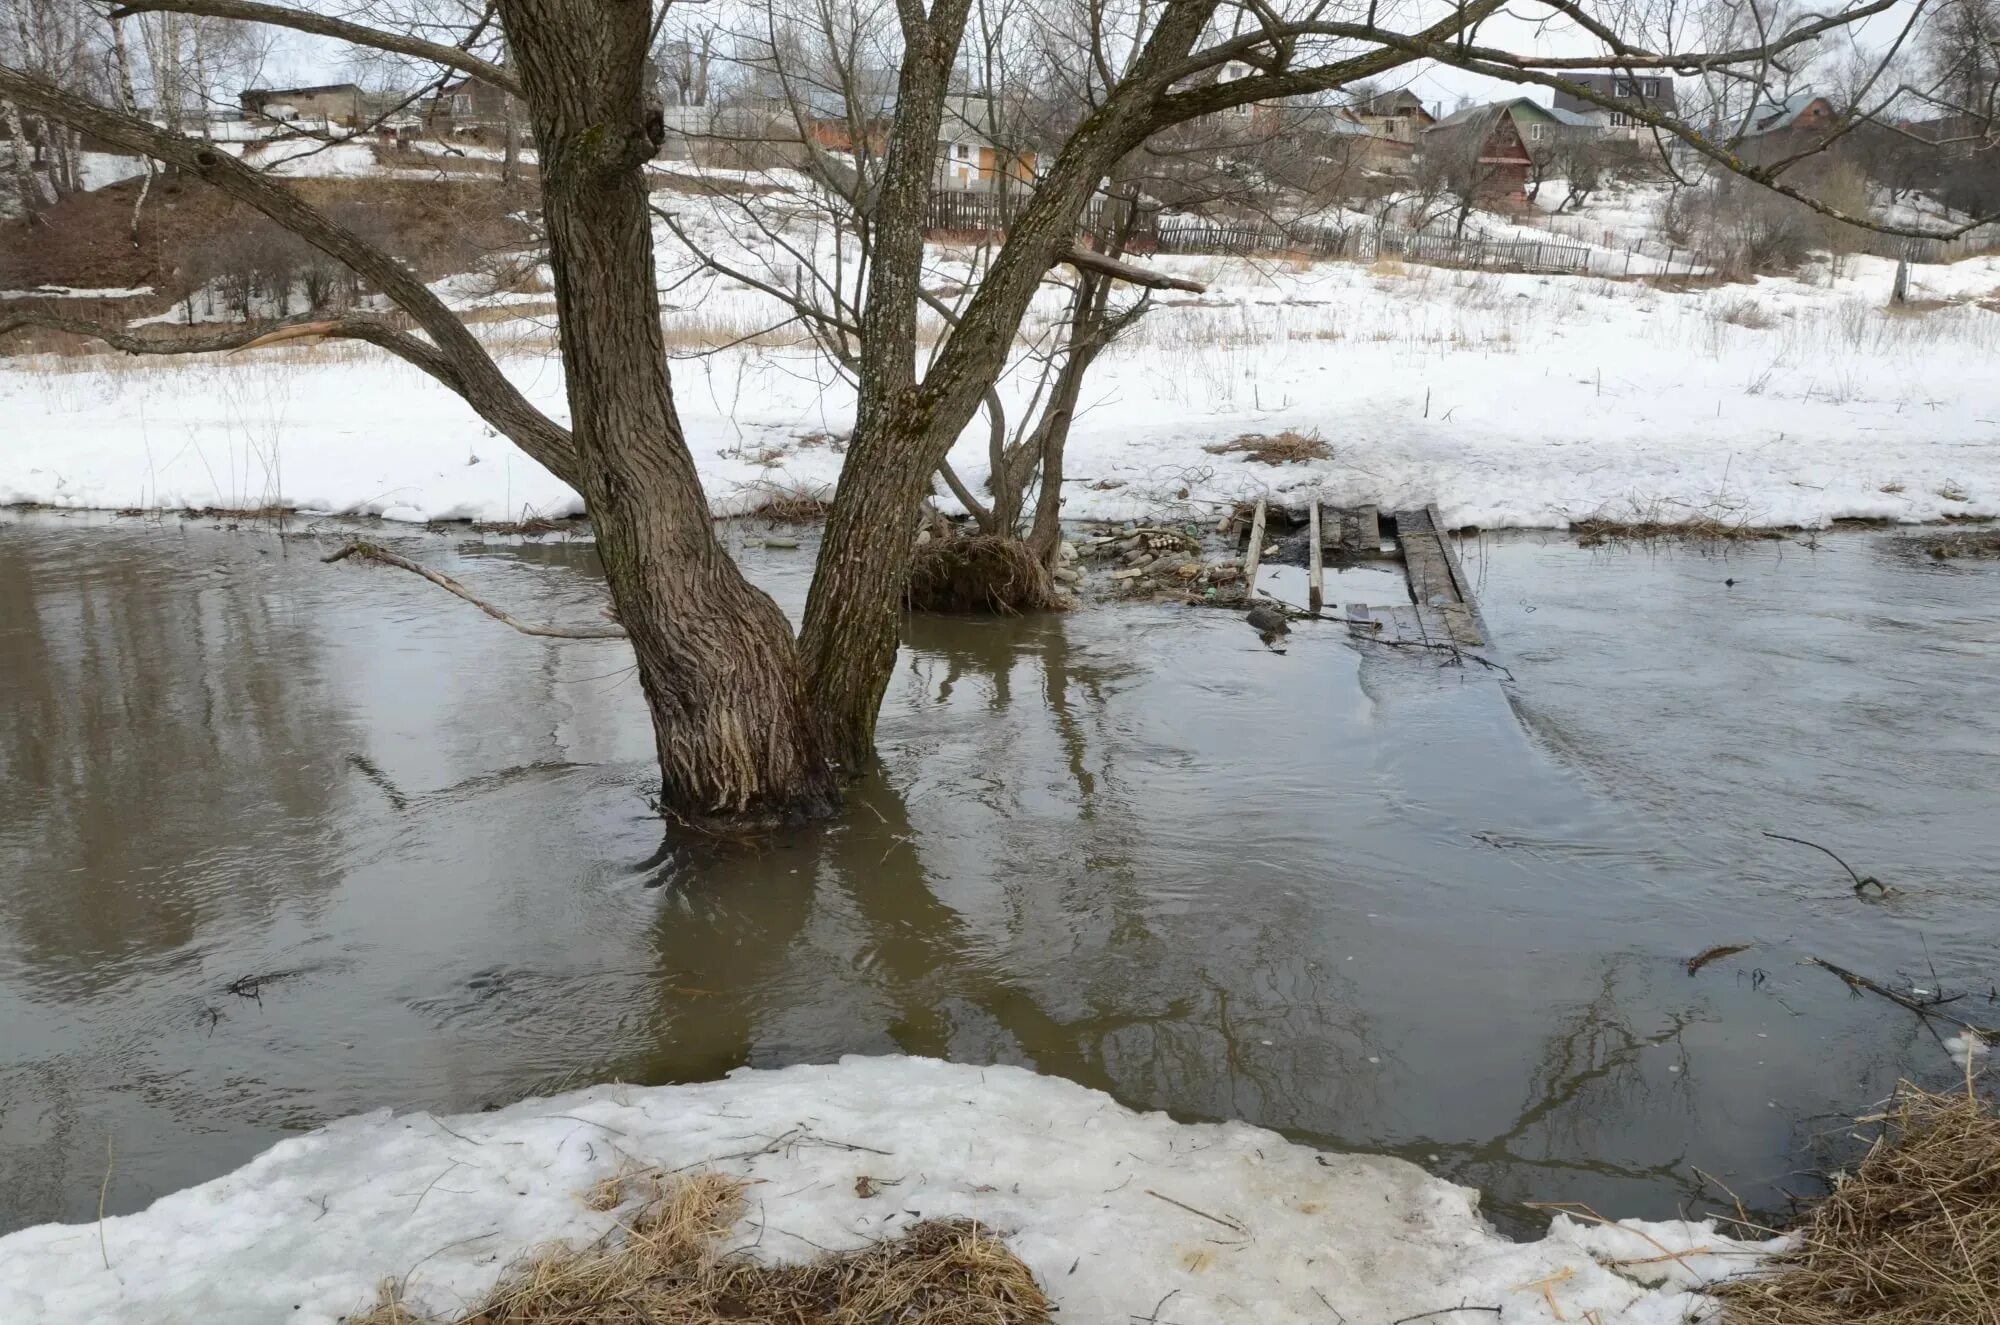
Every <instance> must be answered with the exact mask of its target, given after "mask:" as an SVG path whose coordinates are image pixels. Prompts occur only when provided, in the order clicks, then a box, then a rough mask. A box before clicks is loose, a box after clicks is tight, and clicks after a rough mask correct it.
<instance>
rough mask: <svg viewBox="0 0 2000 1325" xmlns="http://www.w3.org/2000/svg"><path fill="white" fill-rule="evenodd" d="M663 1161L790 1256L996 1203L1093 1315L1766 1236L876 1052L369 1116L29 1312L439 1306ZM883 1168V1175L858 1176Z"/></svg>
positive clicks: (83, 1261)
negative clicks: (1523, 1211) (1508, 1192)
mask: <svg viewBox="0 0 2000 1325" xmlns="http://www.w3.org/2000/svg"><path fill="white" fill-rule="evenodd" d="M857 1146H858V1147H867V1148H866V1149H856V1148H854V1147H857ZM652 1166H659V1167H660V1168H664V1169H668V1170H675V1169H680V1168H683V1167H691V1168H703V1169H713V1170H717V1171H721V1172H726V1173H734V1174H741V1175H744V1176H746V1177H748V1178H750V1179H751V1180H752V1181H753V1182H754V1183H755V1184H756V1185H755V1186H754V1187H753V1189H752V1191H753V1194H752V1198H751V1202H750V1209H751V1213H750V1214H749V1215H748V1216H747V1217H746V1218H745V1219H744V1220H743V1221H742V1222H741V1223H740V1224H739V1225H738V1227H737V1228H736V1230H735V1233H734V1241H735V1242H736V1243H737V1244H738V1245H740V1246H741V1247H743V1248H745V1249H746V1252H747V1254H750V1255H753V1256H757V1257H761V1258H769V1259H804V1258H806V1257H809V1256H810V1255H812V1254H813V1253H814V1250H815V1249H816V1248H826V1247H831V1248H842V1247H854V1246H860V1245H863V1244H864V1243H865V1242H867V1241H870V1240H873V1239H877V1238H880V1237H883V1236H885V1235H892V1234H894V1233H895V1232H897V1231H899V1230H900V1229H901V1228H902V1227H903V1226H905V1225H907V1224H909V1223H911V1222H913V1221H914V1220H916V1219H918V1218H920V1217H921V1218H939V1217H950V1216H963V1217H969V1218H974V1219H977V1220H978V1221H979V1222H980V1223H981V1224H983V1225H987V1226H990V1227H991V1228H993V1229H995V1230H996V1231H998V1232H999V1233H1001V1234H1002V1235H1003V1236H1005V1237H1006V1239H1007V1241H1008V1243H1009V1244H1010V1245H1011V1246H1012V1247H1013V1249H1014V1250H1015V1252H1016V1253H1017V1254H1018V1255H1020V1256H1021V1258H1022V1259H1023V1260H1025V1261H1026V1262H1027V1263H1028V1265H1029V1267H1030V1268H1032V1269H1033V1270H1034V1272H1035V1275H1036V1277H1037V1278H1038V1279H1039V1280H1040V1282H1041V1283H1042V1285H1043V1287H1044V1288H1045V1289H1046V1290H1047V1291H1048V1292H1049V1293H1050V1295H1051V1296H1052V1297H1053V1299H1054V1300H1055V1302H1056V1304H1057V1305H1058V1307H1059V1309H1060V1311H1061V1319H1063V1320H1066V1321H1088V1322H1110V1321H1125V1320H1140V1319H1148V1318H1152V1317H1157V1318H1158V1319H1162V1320H1172V1321H1176V1322H1180V1323H1181V1325H1222V1323H1223V1322H1229V1323H1230V1325H1241V1322H1246V1321H1257V1322H1270V1323H1273V1325H1276V1323H1277V1322H1286V1321H1309V1322H1314V1325H1321V1323H1323V1322H1326V1321H1329V1320H1334V1321H1338V1320H1347V1321H1351V1322H1357V1325H1358V1323H1359V1322H1384V1321H1392V1320H1396V1319H1398V1318H1401V1317H1405V1316H1409V1315H1413V1314H1415V1313H1419V1312H1433V1311H1437V1310H1438V1309H1439V1308H1449V1307H1453V1306H1457V1305H1460V1304H1464V1305H1467V1306H1482V1307H1488V1308H1490V1307H1500V1308H1503V1309H1504V1312H1505V1316H1504V1319H1506V1320H1507V1321H1509V1322H1517V1323H1519V1325H1542V1323H1543V1322H1556V1321H1578V1320H1588V1319H1599V1320H1603V1321H1605V1322H1613V1321H1615V1322H1618V1325H1684V1323H1685V1322H1687V1321H1689V1320H1694V1319H1700V1318H1705V1317H1706V1316H1708V1315H1709V1314H1710V1312H1711V1310H1712V1303H1711V1301H1710V1300H1709V1299H1708V1298H1706V1297H1704V1296H1702V1295H1700V1294H1699V1293H1698V1292H1695V1291H1691V1290H1693V1289H1695V1288H1698V1287H1699V1286H1700V1285H1702V1284H1704V1283H1708V1282H1713V1281H1714V1280H1717V1279H1720V1278H1724V1277H1727V1276H1730V1275H1733V1274H1740V1273H1744V1272H1746V1271H1748V1270H1750V1269H1752V1268H1753V1267H1754V1266H1755V1264H1756V1261H1757V1256H1758V1251H1759V1248H1758V1247H1756V1246H1753V1245H1749V1244H1743V1243H1738V1242H1735V1241H1732V1240H1731V1239H1729V1238H1727V1237H1724V1236H1721V1235H1720V1233H1719V1232H1718V1231H1717V1230H1716V1229H1715V1228H1714V1227H1713V1226H1712V1225H1711V1224H1708V1223H1697V1224H1691V1223H1681V1222H1673V1223H1639V1222H1637V1221H1634V1222H1631V1223H1627V1224H1622V1225H1619V1226H1617V1227H1605V1226H1599V1225H1591V1224H1581V1223H1577V1222H1573V1221H1571V1220H1570V1219H1568V1218H1565V1217H1563V1216H1557V1217H1556V1219H1555V1221H1554V1223H1553V1225H1552V1227H1551V1228H1550V1231H1549V1233H1548V1236H1547V1237H1545V1238H1543V1239H1542V1240H1541V1241H1539V1242H1531V1243H1515V1242H1510V1241H1508V1240H1506V1239H1505V1238H1502V1237H1500V1236H1499V1235H1498V1234H1496V1233H1494V1232H1493V1231H1492V1230H1491V1229H1490V1228H1489V1227H1488V1226H1487V1225H1486V1224H1485V1223H1484V1221H1483V1220H1481V1218H1480V1217H1479V1214H1478V1211H1477V1207H1476V1204H1475V1203H1476V1200H1477V1196H1476V1194H1475V1193H1473V1192H1472V1191H1470V1190H1468V1189H1466V1188H1462V1187H1457V1186H1454V1185H1452V1184H1450V1183H1447V1182H1445V1181H1443V1180H1442V1179H1439V1178H1434V1177H1431V1176H1430V1175H1428V1174H1427V1173H1425V1172H1424V1171H1423V1170H1422V1169H1420V1168H1418V1167H1416V1166H1415V1165H1413V1164H1409V1163H1407V1162H1404V1161H1402V1160H1397V1159H1389V1158H1386V1157H1380V1156H1370V1155H1325V1154H1320V1153H1318V1152H1316V1151H1313V1150H1310V1149H1307V1148H1305V1147H1303V1146H1297V1145H1293V1144H1291V1143H1289V1142H1287V1141H1285V1140H1284V1139H1283V1138H1282V1137H1280V1136H1278V1135H1277V1134H1276V1133H1273V1132H1268V1131H1264V1130H1262V1129H1260V1128H1255V1127H1249V1126H1246V1125H1244V1124H1242V1123H1226V1124H1222V1125H1219V1126H1217V1125H1190V1124H1182V1123H1176V1122H1174V1121H1173V1120H1171V1119H1169V1118H1168V1117H1167V1116H1166V1115H1164V1114H1159V1113H1151V1114H1138V1113H1133V1112H1131V1111H1129V1110H1127V1109H1124V1108H1122V1107H1120V1106H1119V1105H1118V1104H1116V1103H1115V1102H1113V1101H1112V1100H1111V1098H1110V1097H1109V1096H1106V1095H1103V1094H1100V1093H1098V1092H1096V1091H1092V1090H1087V1089H1085V1088H1084V1087H1082V1086H1078V1085H1074V1084H1072V1083H1070V1082H1067V1081H1062V1080H1059V1079H1057V1078H1053V1077H1042V1076H1037V1075H1035V1074H1034V1073H1032V1072H1028V1071H1026V1070H1023V1069H1020V1068H1013V1067H986V1068H981V1067H977V1066H966V1065H957V1064H948V1063H942V1062H938V1061H935V1060H932V1059H921V1058H918V1059H912V1058H848V1059H844V1060H842V1061H841V1062H840V1063H838V1064H835V1065H830V1066H800V1067H791V1068H786V1069H783V1070H781V1071H763V1072H759V1071H740V1072H737V1073H735V1074H734V1075H732V1076H730V1077H729V1078H727V1079H726V1080H723V1081H717V1082H711V1083H708V1084H704V1085H693V1086H663V1087H656V1088H652V1089H641V1088H636V1087H628V1086H619V1085H608V1086H597V1087H593V1088H591V1089H589V1090H585V1091H580V1092H577V1093H575V1094H571V1095H563V1096H558V1097H555V1098H552V1099H535V1100H524V1101H522V1102H521V1103H518V1104H515V1105H512V1106H510V1107H508V1108H505V1109H501V1110H499V1111H497V1112H494V1113H482V1114H468V1115H465V1116H463V1117H452V1118H445V1119H437V1118H433V1117H432V1116H430V1115H429V1114H423V1113H416V1114H405V1115H402V1116H395V1115H392V1114H391V1113H389V1112H388V1111H387V1110H384V1111H381V1112H378V1113H373V1114H368V1115H364V1116H362V1117H358V1118H348V1119H345V1120H342V1121H340V1122H336V1123H332V1124H330V1125H328V1126H326V1127H323V1128H320V1129H318V1130H316V1131H313V1132H311V1133H309V1134H307V1135H305V1136H301V1137H297V1138H294V1139H291V1140H287V1141H282V1142H280V1143H279V1144H277V1145H275V1146H273V1147H272V1148H271V1149H270V1150H268V1151H266V1152H264V1153H263V1154H262V1155H260V1156H258V1157H257V1158H256V1159H254V1160H252V1161H251V1162H250V1163H249V1164H247V1165H245V1166H244V1167H243V1168H241V1169H238V1170H237V1171H236V1172H234V1173H231V1174H228V1175H226V1176H224V1177H221V1178H217V1179H216V1180H214V1181H213V1182H209V1183H205V1184H203V1185H201V1186H199V1187H193V1188H190V1189H188V1190H186V1191H182V1192H177V1193H174V1194H173V1195H170V1196H167V1197H163V1198H162V1199H160V1200H159V1201H157V1202H155V1203H154V1204H153V1205H152V1207H151V1208H149V1209H147V1210H145V1211H143V1212H141V1213H138V1214H133V1215H127V1216H122V1217H116V1218H111V1219H106V1220H104V1221H103V1222H102V1223H101V1224H79V1225H56V1224H49V1225H43V1226H41V1227H39V1228H31V1229H26V1230H24V1231H22V1232H19V1233H15V1234H12V1235H9V1236H7V1237H5V1238H0V1319H3V1320H6V1321H7V1322H9V1325H42V1323H43V1322H46V1323H47V1325H56V1323H57V1322H62V1323H63V1325H69V1323H70V1322H76V1321H110V1320H116V1321H120V1322H123V1323H124V1325H150V1323H151V1322H179V1321H191V1320H201V1321H204V1322H209V1323H210V1325H224V1323H226V1322H239V1321H240V1322H243V1323H244V1325H252V1323H253V1322H254V1323H255V1325H267V1323H268V1322H270V1321H274V1320H281V1319H282V1320H287V1321H292V1322H298V1323H299V1325H333V1322H336V1321H338V1320H339V1319H341V1318H342V1317H343V1316H345V1315H348V1314H350V1313H353V1312H356V1311H358V1310H361V1309H363V1308H365V1307H367V1306H368V1305H370V1304H372V1303H373V1302H374V1300H375V1297H376V1293H377V1289H378V1285H380V1283H381V1282H382V1281H383V1280H384V1279H385V1278H396V1279H401V1280H406V1293H407V1300H408V1302H409V1303H410V1304H411V1305H412V1306H414V1307H418V1308H428V1309H431V1310H434V1311H441V1312H442V1311H453V1310H457V1309H462V1308H464V1307H465V1306H466V1305H468V1304H470V1303H472V1302H476V1301H477V1300H478V1299H479V1298H480V1297H481V1296H482V1295H483V1294H484V1293H485V1292H486V1291H487V1290H488V1289H490V1287H491V1286H492V1285H493V1283H494V1282H495V1280H496V1279H497V1278H498V1277H499V1276H500V1275H501V1273H502V1272H503V1271H504V1270H505V1269H506V1268H507V1267H508V1266H509V1265H510V1264H512V1263H513V1262H515V1261H517V1260H518V1259H519V1258H520V1257H522V1256H523V1254H524V1253H526V1252H528V1251H529V1250H530V1249H531V1248H534V1247H536V1246H537V1245H539V1244H544V1243H546V1242H548V1241H549V1240H551V1239H567V1240H570V1241H573V1242H579V1243H580V1242H584V1241H588V1240H590V1239H593V1238H596V1237H598V1236H600V1235H602V1234H604V1233H606V1232H608V1231H611V1230H613V1229H614V1228H615V1227H616V1225H617V1224H618V1222H619V1219H620V1212H619V1211H609V1212H602V1213H598V1212H592V1211H591V1210H589V1209H587V1208H586V1207H585V1205H584V1202H583V1198H584V1196H585V1194H586V1193H587V1192H588V1191H589V1189H590V1188H591V1187H592V1186H593V1185H595V1184H596V1183H598V1182H600V1181H602V1180H603V1179H606V1178H610V1177H614V1176H616V1175H618V1174H619V1173H620V1172H621V1169H625V1170H629V1169H642V1168H650V1167H652ZM863 1176H866V1177H869V1178H870V1179H871V1180H872V1185H874V1186H877V1187H878V1188H879V1189H880V1191H879V1194H877V1195H875V1196H873V1197H872V1198H871V1197H863V1196H861V1195H859V1194H858V1192H857V1181H856V1180H857V1179H858V1178H861V1177H863ZM1764 1249H1766V1250H1768V1247H1766V1248H1764ZM1648 1284H1657V1285H1659V1286H1657V1287H1648V1286H1647V1285H1648ZM1167 1299H1171V1310H1170V1311H1168V1310H1161V1307H1162V1305H1163V1303H1164V1302H1165V1301H1166V1300H1167ZM1592 1312H1595V1313H1597V1314H1596V1316H1595V1317H1593V1316H1592V1315H1591V1314H1590V1313H1592ZM1491 1318H1492V1315H1491V1313H1490V1312H1470V1311H1468V1312H1464V1313H1446V1314H1443V1315H1439V1316H1434V1317H1432V1319H1434V1320H1439V1321H1443V1322H1445V1323H1446V1325H1450V1322H1452V1321H1455V1320H1464V1321H1468V1322H1469V1321H1473V1320H1488V1319H1491Z"/></svg>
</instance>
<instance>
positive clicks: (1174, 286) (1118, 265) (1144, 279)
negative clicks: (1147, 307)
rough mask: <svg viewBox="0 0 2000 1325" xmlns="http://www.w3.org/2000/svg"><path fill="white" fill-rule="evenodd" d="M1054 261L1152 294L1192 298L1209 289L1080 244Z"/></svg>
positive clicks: (1071, 247)
mask: <svg viewBox="0 0 2000 1325" xmlns="http://www.w3.org/2000/svg"><path fill="white" fill-rule="evenodd" d="M1056 256H1057V261H1059V262H1067V263H1068V264H1069V265H1070V266H1072V267H1076V268H1078V269H1080V270H1083V271H1094V272H1096V273H1098V274H1099V275H1100V276H1109V277H1110V278H1111V279H1112V280H1114V281H1124V282H1126V283H1127V284H1130V285H1143V286H1146V287H1148V288H1149V289H1154V290H1187V291H1190V292H1191V293H1194V294H1207V293H1208V287H1207V286H1206V285H1203V284H1202V283H1201V282H1200V281H1191V280H1188V279H1187V278H1186V277H1184V276H1169V275H1167V273H1165V272H1163V271H1154V270H1152V269H1151V268H1149V267H1140V266H1136V265H1134V264H1133V263H1130V262H1120V261H1118V260H1117V259H1116V258H1107V257H1105V256H1104V255H1103V254H1102V253H1098V252H1094V251H1093V250H1091V249H1087V248H1085V247H1083V245H1081V244H1072V245H1070V246H1069V247H1068V248H1066V249H1064V250H1063V251H1062V252H1061V253H1059V254H1057V255H1056Z"/></svg>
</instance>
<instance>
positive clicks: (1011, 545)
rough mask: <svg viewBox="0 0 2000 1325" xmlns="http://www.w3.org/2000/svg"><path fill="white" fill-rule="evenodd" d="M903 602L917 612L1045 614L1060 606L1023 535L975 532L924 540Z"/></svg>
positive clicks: (919, 546) (913, 561)
mask: <svg viewBox="0 0 2000 1325" xmlns="http://www.w3.org/2000/svg"><path fill="white" fill-rule="evenodd" d="M903 600H904V602H905V603H906V604H907V605H908V606H909V608H910V610H911V611H913V612H951V613H966V612H999V613H1002V614H1006V615H1012V614H1014V613H1017V612H1046V611H1052V610H1054V609H1055V608H1056V607H1057V606H1059V604H1058V602H1057V599H1056V592H1055V586H1054V584H1053V583H1052V582H1051V581H1050V579H1049V573H1048V571H1047V570H1045V569H1044V568H1043V567H1042V564H1041V563H1040V562H1039V561H1037V560H1035V554H1034V553H1033V552H1032V551H1030V550H1029V548H1028V545H1027V544H1026V543H1023V542H1022V541H1021V540H1020V539H1018V538H1002V537H1000V536H998V535H996V534H972V535H969V536H967V537H965V538H933V539H931V540H930V541H929V542H928V543H922V544H919V545H918V547H917V551H916V556H915V557H914V558H912V560H911V562H910V582H909V587H908V588H907V589H905V590H904V591H903Z"/></svg>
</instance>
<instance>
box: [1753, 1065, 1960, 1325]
mask: <svg viewBox="0 0 2000 1325" xmlns="http://www.w3.org/2000/svg"><path fill="white" fill-rule="evenodd" d="M1866 1121H1879V1122H1881V1123H1882V1124H1883V1131H1882V1134H1881V1136H1880V1137H1879V1138H1878V1139H1877V1140H1876V1141H1875V1142H1874V1144H1873V1145H1872V1146H1871V1147H1870V1148H1869V1150H1868V1153H1867V1154H1866V1155H1865V1156H1864V1157H1863V1158H1862V1160H1861V1162H1860V1164H1859V1165H1857V1166H1856V1167H1855V1168H1854V1170H1853V1171H1852V1172H1851V1173H1847V1174H1843V1175H1840V1176H1839V1178H1838V1179H1837V1181H1836V1182H1835V1185H1834V1189H1833V1191H1832V1192H1831V1193H1829V1194H1828V1195H1827V1196H1826V1197H1825V1198H1823V1199H1822V1200H1821V1201H1820V1202H1819V1203H1818V1204H1817V1205H1815V1206H1813V1208H1812V1209H1811V1211H1810V1212H1809V1213H1808V1214H1807V1215H1806V1217H1805V1219H1804V1222H1803V1223H1802V1224H1801V1225H1800V1226H1799V1227H1798V1229H1797V1230H1796V1231H1795V1233H1794V1238H1795V1245H1794V1246H1793V1247H1792V1248H1791V1249H1790V1250H1788V1251H1786V1252H1783V1253H1781V1254H1780V1255H1779V1256H1777V1257H1776V1258H1775V1260H1774V1261H1773V1262H1772V1264H1771V1265H1770V1267H1769V1269H1768V1272H1766V1273H1762V1274H1759V1275H1756V1276H1753V1277H1749V1278H1743V1279H1735V1280H1731V1281H1729V1282H1727V1283H1724V1284H1721V1285H1719V1286H1718V1287H1717V1288H1716V1289H1715V1290H1714V1291H1715V1293H1716V1295H1717V1296H1718V1297H1720V1298H1721V1299H1722V1302H1723V1306H1724V1320H1725V1321H1727V1322H1728V1323H1729V1325H2000V1117H1996V1116H1995V1114H1994V1111H1993V1109H1992V1107H1991V1106H1990V1104H1989V1103H1988V1102H1986V1101H1984V1100H1981V1099H1980V1098H1979V1097H1978V1096H1977V1095H1976V1094H1975V1093H1974V1092H1973V1091H1972V1089H1971V1085H1970V1082H1969V1081H1968V1083H1967V1087H1966V1089H1965V1090H1963V1091H1955V1092H1953V1093H1951V1094H1945V1095H1934V1094H1931V1093H1930V1092H1928V1091H1924V1090H1921V1089H1918V1088H1917V1087H1914V1086H1910V1085H1908V1084H1905V1085H1904V1086H1903V1087H1901V1088H1900V1089H1899V1091H1898V1093H1897V1095H1896V1097H1895V1100H1894V1101H1893V1102H1892V1104H1891V1105H1890V1107H1889V1109H1888V1110H1887V1111H1886V1112H1885V1113H1883V1114H1880V1115H1877V1116H1876V1117H1875V1118H1873V1119H1869V1120H1866Z"/></svg>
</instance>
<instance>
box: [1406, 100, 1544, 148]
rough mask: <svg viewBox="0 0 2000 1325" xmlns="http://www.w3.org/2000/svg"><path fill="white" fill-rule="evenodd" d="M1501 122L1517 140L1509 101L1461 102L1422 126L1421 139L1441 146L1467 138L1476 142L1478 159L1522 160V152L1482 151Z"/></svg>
mask: <svg viewBox="0 0 2000 1325" xmlns="http://www.w3.org/2000/svg"><path fill="white" fill-rule="evenodd" d="M1503 124H1504V125H1505V126H1506V128H1507V133H1508V135H1509V136H1510V137H1511V138H1513V139H1514V140H1515V142H1516V143H1517V144H1518V143H1519V141H1520V137H1521V135H1520V134H1519V133H1518V132H1516V131H1515V129H1514V117H1513V114H1512V103H1511V102H1506V101H1492V102H1487V103H1485V104H1484V105H1478V106H1464V107H1461V108H1460V109H1458V110H1455V111H1453V112H1452V113H1451V114H1449V115H1447V116H1445V117H1444V118H1443V119H1441V120H1439V121H1438V122H1437V123H1436V124H1433V125H1430V126H1429V127H1428V128H1426V129H1425V130H1424V142H1425V143H1427V144H1430V145H1432V146H1435V147H1438V148H1442V149H1444V150H1450V149H1451V148H1453V147H1454V146H1456V145H1458V144H1462V143H1467V142H1471V143H1474V144H1477V146H1478V150H1479V159H1480V160H1481V161H1500V160H1506V161H1516V160H1519V161H1526V160H1527V158H1526V157H1525V156H1521V157H1511V156H1510V157H1504V158H1502V157H1492V156H1488V155H1487V154H1486V151H1487V144H1488V143H1489V142H1490V141H1491V139H1492V137H1493V135H1494V134H1495V133H1497V132H1499V131H1500V128H1501V126H1502V125H1503ZM1523 150H1524V149H1523Z"/></svg>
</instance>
